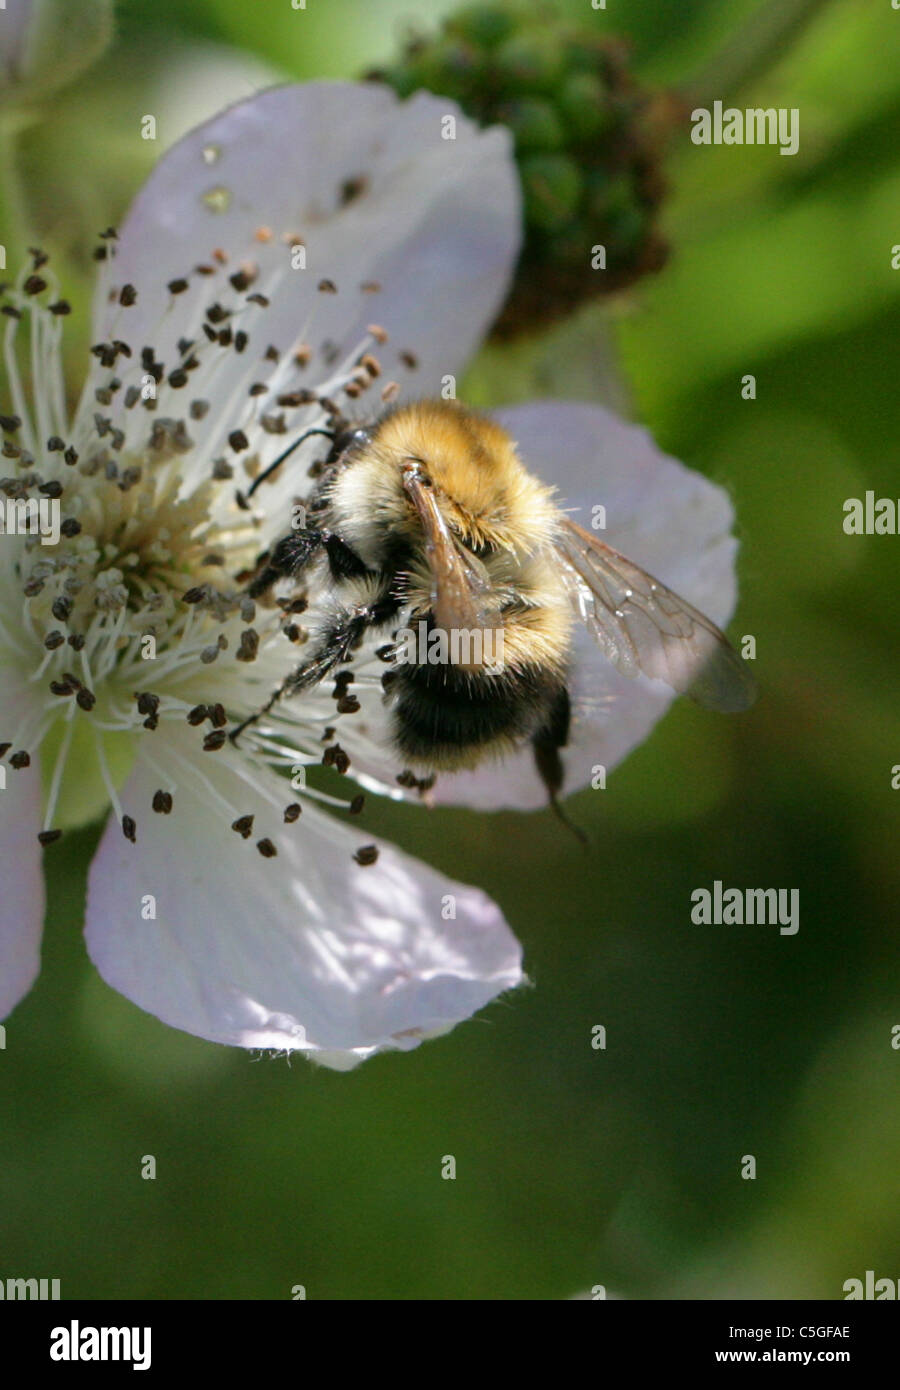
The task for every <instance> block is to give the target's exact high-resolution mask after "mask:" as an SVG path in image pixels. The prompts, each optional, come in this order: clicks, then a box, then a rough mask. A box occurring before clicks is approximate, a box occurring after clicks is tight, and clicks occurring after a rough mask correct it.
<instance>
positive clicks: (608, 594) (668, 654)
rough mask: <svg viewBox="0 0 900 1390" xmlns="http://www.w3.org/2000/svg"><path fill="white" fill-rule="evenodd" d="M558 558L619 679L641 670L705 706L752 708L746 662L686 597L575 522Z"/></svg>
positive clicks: (567, 524) (567, 528)
mask: <svg viewBox="0 0 900 1390" xmlns="http://www.w3.org/2000/svg"><path fill="white" fill-rule="evenodd" d="M556 553H557V555H558V556H559V558H560V559H561V560H562V562H563V563H562V570H563V578H564V580H565V582H566V585H567V587H568V588H569V590H570V593H571V595H572V599H573V602H574V604H575V608H576V611H577V612H578V615H579V617H580V618H581V619H582V621H583V622H584V623H585V625H586V627H587V628H588V630H589V631H590V632H591V633H592V635H593V636H594V637H595V638H596V639H597V642H598V643H599V644H600V648H601V650H602V651H603V652H604V653H605V655H606V656H608V657H609V659H610V661H612V663H613V665H614V666H616V667H617V668H618V670H620V671H621V672H622V673H623V674H624V675H626V676H636V675H637V674H638V672H643V673H644V675H645V676H652V677H654V678H655V679H656V680H662V681H665V682H666V684H667V685H669V686H671V687H672V689H673V690H677V691H678V692H679V694H686V695H690V697H691V699H693V700H696V701H697V703H698V704H700V705H705V706H706V707H707V708H708V709H717V710H726V711H737V710H743V709H747V708H748V707H749V706H750V705H751V704H752V703H753V701H754V699H755V698H756V684H755V682H754V680H753V677H752V676H751V675H750V673H749V671H748V670H747V667H746V664H745V663H744V662H743V661H742V660H741V658H740V657H739V656H738V654H737V652H736V651H735V650H734V648H733V647H732V646H731V644H730V643H729V641H728V639H727V638H726V637H725V636H724V634H723V633H721V632H720V631H719V629H718V628H717V627H716V626H715V624H714V623H712V622H710V620H709V618H706V617H704V616H703V614H702V613H701V612H700V611H699V610H698V609H696V608H694V607H693V606H692V605H691V604H690V603H688V602H687V600H686V599H683V598H679V596H678V595H677V594H674V593H673V592H672V590H671V589H667V588H666V586H665V584H661V583H660V581H659V580H658V579H654V578H653V577H652V575H649V574H647V573H646V572H645V571H644V570H642V569H641V568H640V567H639V566H638V565H635V564H633V563H632V562H631V560H627V559H626V558H625V556H624V555H620V554H619V552H618V551H617V550H613V549H612V548H611V547H610V546H608V545H604V544H603V542H602V541H598V540H597V539H596V538H595V537H594V536H592V535H591V533H590V532H589V531H585V530H584V529H583V527H581V526H578V525H577V524H576V523H575V522H574V521H569V520H568V519H565V520H564V521H563V525H562V533H561V536H560V539H559V541H558V543H557V546H556Z"/></svg>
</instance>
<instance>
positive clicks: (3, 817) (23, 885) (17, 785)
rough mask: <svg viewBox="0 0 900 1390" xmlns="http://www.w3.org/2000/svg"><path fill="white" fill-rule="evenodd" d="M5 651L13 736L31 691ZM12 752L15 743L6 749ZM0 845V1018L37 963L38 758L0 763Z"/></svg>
mask: <svg viewBox="0 0 900 1390" xmlns="http://www.w3.org/2000/svg"><path fill="white" fill-rule="evenodd" d="M8 659H9V658H8V654H7V653H4V654H3V658H2V660H0V709H2V711H3V723H2V726H0V738H2V739H3V740H4V741H6V740H7V739H8V738H12V737H13V735H14V732H15V730H16V728H17V727H20V726H21V725H22V724H23V722H24V720H25V718H26V715H27V712H28V708H29V703H30V696H31V692H30V691H29V690H28V689H27V688H26V687H25V686H24V685H23V684H21V683H20V682H19V681H18V680H17V679H15V678H14V676H13V675H12V673H11V669H10V666H9V665H7V661H8ZM15 751H16V748H15V746H14V747H13V748H12V749H11V750H10V752H11V753H14V752H15ZM0 769H2V771H0V846H2V854H3V875H2V877H3V892H2V894H0V1018H5V1017H6V1015H7V1014H8V1013H9V1012H10V1010H11V1009H13V1008H15V1006H16V1004H18V1002H19V1000H20V999H21V998H22V997H23V995H25V994H27V993H28V991H29V989H30V988H31V986H32V985H33V984H34V981H35V978H36V977H37V974H38V971H39V970H40V968H41V954H40V948H41V928H42V926H43V921H44V875H43V867H42V863H41V855H42V851H41V847H40V845H39V843H38V838H37V837H38V831H39V830H40V828H41V776H40V769H39V767H38V766H37V759H36V758H34V757H33V758H32V764H31V766H30V767H27V768H22V769H21V770H19V771H16V770H15V769H14V768H11V767H10V766H9V758H8V756H7V757H6V758H4V759H3V761H2V763H0Z"/></svg>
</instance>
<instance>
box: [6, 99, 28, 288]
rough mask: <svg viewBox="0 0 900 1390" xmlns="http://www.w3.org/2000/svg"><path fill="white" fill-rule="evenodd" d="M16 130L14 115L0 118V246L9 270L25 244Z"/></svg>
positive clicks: (16, 263) (24, 205) (21, 258)
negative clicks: (3, 250)
mask: <svg viewBox="0 0 900 1390" xmlns="http://www.w3.org/2000/svg"><path fill="white" fill-rule="evenodd" d="M19 130H20V125H19V122H18V121H17V120H16V118H15V117H14V116H0V245H3V246H4V247H5V248H6V266H7V270H12V271H15V270H16V269H17V267H18V266H19V265H20V264H21V263H22V261H24V259H25V247H26V245H27V244H28V241H29V233H28V211H27V209H28V202H27V199H26V196H25V188H24V185H23V183H22V179H21V177H20V174H19V162H18V158H17V145H18V136H19Z"/></svg>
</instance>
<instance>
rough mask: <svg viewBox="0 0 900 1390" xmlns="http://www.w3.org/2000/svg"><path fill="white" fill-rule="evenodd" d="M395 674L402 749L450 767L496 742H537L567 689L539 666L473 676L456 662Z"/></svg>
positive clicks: (415, 757)
mask: <svg viewBox="0 0 900 1390" xmlns="http://www.w3.org/2000/svg"><path fill="white" fill-rule="evenodd" d="M393 674H394V678H393V680H392V681H391V694H392V695H393V696H394V697H395V701H394V706H393V717H394V741H395V743H396V745H397V748H398V749H399V751H400V752H401V753H402V754H403V756H404V757H406V758H408V759H409V760H410V761H411V762H416V763H425V764H428V765H431V766H436V767H444V768H448V769H449V768H452V767H453V766H454V764H456V765H458V766H464V765H465V764H467V763H469V762H472V761H474V758H475V755H477V754H478V753H479V752H483V751H484V750H485V748H487V747H488V746H489V745H491V744H494V743H498V742H505V741H514V742H516V743H520V742H523V741H525V740H527V739H531V738H533V737H534V736H535V735H536V734H537V733H538V732H539V731H540V730H541V729H543V728H544V727H545V726H546V724H547V722H548V719H549V717H550V714H551V712H552V710H553V708H554V705H555V704H556V703H557V701H558V700H559V697H560V692H561V691H564V687H563V686H562V685H561V684H560V682H559V680H558V678H556V677H554V676H549V675H547V673H545V672H541V671H538V670H536V669H535V668H525V669H524V670H517V671H504V672H502V673H501V674H499V675H495V676H484V675H479V676H475V677H474V678H473V677H472V676H471V675H470V674H467V673H466V672H464V671H461V670H460V669H459V668H458V667H455V666H453V665H450V664H435V665H415V664H409V665H402V666H398V667H396V668H395V671H394V673H393Z"/></svg>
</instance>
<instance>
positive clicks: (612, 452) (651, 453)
mask: <svg viewBox="0 0 900 1390" xmlns="http://www.w3.org/2000/svg"><path fill="white" fill-rule="evenodd" d="M496 417H497V419H498V420H499V421H500V423H501V424H502V425H503V426H504V428H506V429H507V430H509V432H510V434H511V435H512V437H513V438H514V439H515V440H517V442H518V444H519V452H520V454H521V456H522V458H523V459H524V460H525V462H526V464H527V466H528V467H529V468H530V469H531V470H532V471H533V472H534V473H536V474H537V476H538V477H539V478H542V479H543V480H544V481H545V482H548V483H552V484H554V485H555V487H556V488H557V492H558V501H559V503H560V505H561V506H562V508H563V509H564V510H565V511H566V512H567V513H568V514H569V515H570V516H572V517H573V519H574V520H576V521H579V522H580V523H581V525H583V526H585V527H586V528H590V526H591V520H592V517H593V511H592V508H593V507H594V506H596V505H597V504H600V505H602V506H605V508H606V513H607V517H606V520H607V528H606V530H605V531H602V532H600V535H601V538H602V539H603V540H604V541H606V543H607V544H608V545H611V546H613V547H614V548H615V549H616V550H620V551H621V552H622V553H623V554H624V555H627V556H628V558H629V559H631V560H634V561H635V562H636V563H637V564H639V565H641V566H642V567H643V568H644V569H646V570H648V571H649V573H651V574H653V575H655V576H656V577H657V578H658V579H661V580H662V581H663V583H665V584H668V585H669V587H670V588H672V589H674V590H675V591H676V592H677V593H679V594H681V595H683V597H684V598H686V599H688V600H689V601H690V602H691V603H693V604H695V605H696V607H698V608H699V609H700V610H701V611H702V612H704V613H706V614H707V615H708V616H709V617H710V618H712V619H713V621H714V622H716V623H718V624H719V625H720V626H721V625H724V624H725V623H726V622H727V621H728V619H729V618H730V616H731V614H732V612H733V611H734V606H735V602H736V592H737V591H736V579H735V558H736V554H737V541H736V540H735V539H734V537H733V536H732V535H731V527H732V525H733V522H734V513H733V509H732V506H731V502H730V501H729V498H728V495H727V493H726V492H725V491H724V490H723V489H722V488H720V487H718V486H717V485H716V484H715V483H711V482H710V481H709V480H708V479H707V478H704V477H703V476H702V475H701V474H700V473H695V472H694V471H693V470H691V469H689V468H685V466H684V465H683V464H681V463H679V462H678V461H677V459H673V458H670V457H669V456H668V455H666V454H663V453H661V452H660V450H659V449H658V448H657V447H656V445H655V444H654V442H653V438H652V436H651V435H650V434H649V433H648V431H647V430H645V429H642V428H640V427H638V426H635V425H631V424H628V423H626V422H625V421H624V420H620V419H619V418H618V417H617V416H615V415H613V414H611V413H610V412H609V411H608V410H605V409H603V408H602V407H600V406H591V405H580V404H570V403H567V402H560V401H547V402H540V403H535V404H533V405H527V406H515V407H512V408H510V409H508V410H501V411H498V412H496ZM569 688H570V694H571V697H572V706H573V718H572V728H571V734H570V739H569V744H568V747H567V748H566V749H565V750H564V751H563V754H562V759H563V765H564V768H565V773H566V776H565V782H564V785H563V793H562V794H563V795H564V796H569V795H571V793H572V792H575V791H578V790H579V789H580V788H582V787H585V786H588V785H590V782H591V778H592V772H593V769H594V767H595V766H601V767H603V768H605V769H606V771H607V772H609V771H610V770H611V769H612V768H614V767H615V766H616V765H617V764H618V763H620V762H621V761H622V760H623V758H625V757H627V755H628V754H629V753H630V752H631V751H632V749H634V748H636V747H637V746H638V745H639V744H640V743H642V742H643V740H644V739H645V738H646V737H647V735H648V734H649V733H650V731H651V729H652V728H653V726H654V725H655V724H656V722H657V720H659V719H660V718H661V717H662V716H663V714H664V713H665V712H666V710H667V709H668V707H669V705H670V704H671V702H672V700H673V699H674V698H675V697H674V694H673V692H672V691H671V690H669V688H668V687H667V686H665V685H663V684H661V682H659V681H650V680H647V679H646V678H645V677H644V676H639V677H638V678H637V679H635V680H630V679H629V678H628V677H627V676H623V675H620V673H619V672H618V671H616V670H615V668H614V667H613V666H612V665H611V663H610V662H609V661H608V660H607V658H606V657H605V656H603V654H602V653H601V651H600V650H599V648H598V647H597V644H596V643H595V642H594V641H593V639H592V638H591V637H590V636H589V635H588V633H587V632H586V630H585V629H584V628H581V627H579V628H578V629H577V630H576V634H575V642H574V649H573V665H572V680H571V682H570V687H569ZM344 741H345V743H346V740H344ZM434 798H435V800H436V801H437V802H443V803H453V804H463V805H467V806H474V807H478V808H480V809H499V808H501V807H513V808H516V809H518V810H533V809H536V808H538V807H541V806H545V805H546V804H547V793H546V790H545V788H544V786H543V784H542V782H541V781H540V779H539V777H538V776H537V773H536V772H535V768H534V758H533V756H532V753H531V750H530V748H528V749H523V750H521V751H520V752H519V753H517V754H514V755H513V756H512V757H510V758H507V759H506V760H505V761H504V762H502V763H495V764H489V765H487V766H484V767H482V768H480V769H478V770H476V771H475V772H462V773H458V774H456V775H455V776H453V777H441V778H439V779H438V783H437V785H436V786H435V788H434Z"/></svg>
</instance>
